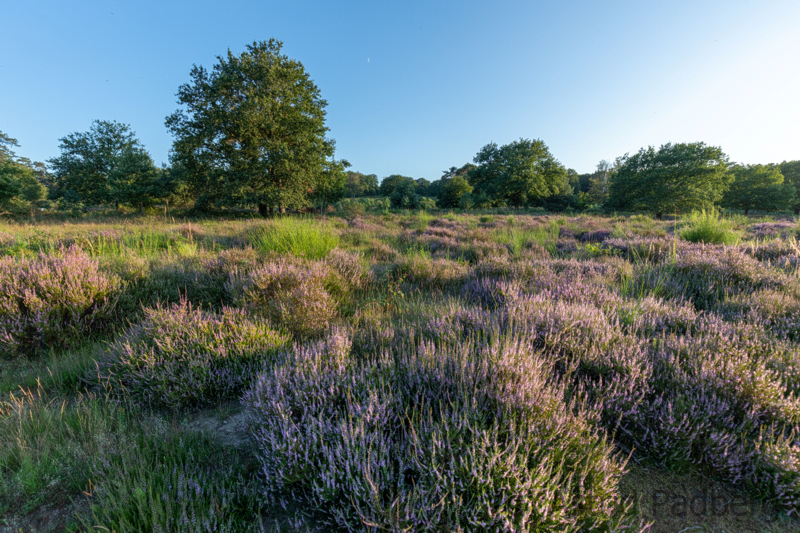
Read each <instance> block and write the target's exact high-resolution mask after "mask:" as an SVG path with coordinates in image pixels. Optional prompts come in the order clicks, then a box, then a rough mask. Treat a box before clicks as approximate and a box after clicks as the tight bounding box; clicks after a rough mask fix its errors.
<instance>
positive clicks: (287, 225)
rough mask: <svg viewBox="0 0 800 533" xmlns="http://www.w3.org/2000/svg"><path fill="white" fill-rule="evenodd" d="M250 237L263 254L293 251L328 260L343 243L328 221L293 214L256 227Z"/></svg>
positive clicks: (307, 256) (251, 242) (308, 257)
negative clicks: (292, 216)
mask: <svg viewBox="0 0 800 533" xmlns="http://www.w3.org/2000/svg"><path fill="white" fill-rule="evenodd" d="M249 237H250V244H252V245H253V248H255V249H256V250H258V251H260V252H261V253H264V254H267V253H270V252H274V253H278V254H293V255H295V256H297V257H305V258H306V259H324V258H325V257H326V256H327V255H328V253H329V252H330V251H331V250H333V249H334V248H336V246H337V245H338V244H339V235H337V234H336V233H334V231H333V229H332V228H331V227H330V226H329V225H328V224H327V223H326V222H322V221H318V220H314V219H303V218H291V217H286V218H281V219H278V220H275V221H272V222H269V223H268V224H267V225H266V226H263V227H259V228H256V229H255V230H253V232H252V233H251V234H250V236H249Z"/></svg>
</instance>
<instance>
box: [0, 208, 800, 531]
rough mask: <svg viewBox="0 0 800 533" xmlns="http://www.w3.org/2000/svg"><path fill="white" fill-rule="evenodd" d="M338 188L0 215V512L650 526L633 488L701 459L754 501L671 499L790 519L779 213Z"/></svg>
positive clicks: (124, 523)
mask: <svg viewBox="0 0 800 533" xmlns="http://www.w3.org/2000/svg"><path fill="white" fill-rule="evenodd" d="M341 214H342V215H343V216H342V217H339V216H329V215H328V216H321V215H319V216H316V217H313V216H308V215H306V218H302V219H301V218H297V219H296V218H288V217H287V218H280V219H277V220H270V221H267V222H264V221H263V220H250V219H246V218H244V219H240V220H235V219H228V220H225V219H202V220H193V221H192V222H191V223H188V222H172V221H168V220H162V221H157V220H155V219H152V218H151V219H143V220H142V222H141V223H138V224H137V223H134V222H131V221H128V222H126V223H121V222H118V221H114V220H108V221H102V219H101V220H99V221H98V222H96V223H94V224H91V225H90V224H87V223H85V222H81V223H76V224H58V225H55V224H54V225H40V226H37V227H31V226H22V225H15V224H6V225H2V226H0V234H3V235H7V237H4V238H3V239H2V240H0V256H2V257H0V283H2V285H3V287H4V291H3V293H2V294H0V304H1V305H0V313H2V314H0V320H1V321H2V322H0V328H5V329H1V330H0V331H2V335H3V339H4V342H3V343H2V345H3V350H4V351H3V352H2V357H3V358H2V359H0V370H2V373H0V386H1V387H2V390H3V391H4V394H6V395H7V396H6V399H4V400H2V401H0V473H1V474H2V475H0V518H1V519H2V520H5V523H6V524H8V525H9V527H11V528H12V529H14V530H16V529H19V528H22V529H23V530H27V529H31V524H34V523H36V524H41V523H42V521H43V520H45V519H44V518H43V517H45V516H46V517H48V518H47V520H49V522H47V520H45V522H47V524H49V525H47V527H50V528H51V529H53V530H71V531H79V530H80V531H82V530H87V531H88V530H109V531H120V532H122V531H131V532H133V531H210V530H218V531H267V530H273V531H284V530H298V529H300V530H303V529H305V530H309V531H334V530H343V531H383V530H388V531H399V530H410V531H442V530H446V531H559V532H561V531H672V530H674V529H673V528H674V525H675V523H676V522H675V521H674V520H672V518H674V517H671V515H670V516H668V517H666V518H665V517H664V516H663V515H662V516H660V517H659V516H658V514H657V513H656V514H655V515H654V514H653V513H652V512H650V511H647V509H646V508H645V505H644V503H643V500H642V498H645V499H648V500H647V501H648V502H649V501H650V500H649V498H651V494H649V493H647V494H644V495H642V494H638V495H637V494H636V492H637V491H641V490H649V491H650V492H653V491H655V492H654V494H655V493H657V492H658V491H659V490H662V489H661V488H658V487H656V488H653V487H651V486H650V485H652V483H651V481H652V479H656V478H657V479H666V478H669V479H675V478H677V479H679V480H680V479H685V480H690V479H697V478H698V477H700V478H703V479H706V480H709V481H710V482H713V483H715V484H717V485H719V486H720V487H723V489H724V491H727V492H726V494H728V493H729V494H734V495H735V497H736V498H740V499H741V500H742V501H743V502H746V503H747V504H748V505H750V508H753V509H756V508H758V511H757V512H756V511H754V512H753V513H751V514H749V515H747V516H738V515H737V516H736V517H732V516H728V515H725V517H724V518H721V517H722V516H723V515H721V514H719V513H718V514H717V515H712V514H710V513H709V514H707V515H703V516H698V515H694V516H691V517H689V519H688V520H689V523H686V522H683V523H684V525H683V526H682V527H695V526H696V527H705V528H707V529H708V530H715V529H714V528H725V530H748V528H750V529H752V530H761V531H770V530H771V531H787V530H790V529H791V528H796V527H798V525H800V523H798V522H797V513H798V512H799V511H800V488H798V487H800V468H798V467H797V464H798V459H799V458H800V457H799V456H798V449H797V443H796V438H795V436H796V435H797V434H798V432H800V403H798V399H797V398H798V392H800V379H798V377H797V376H798V375H800V344H798V342H799V339H800V277H799V276H800V274H798V272H800V271H799V270H798V268H797V267H798V265H800V251H799V250H800V247H798V246H797V244H796V241H795V227H796V226H795V222H794V221H793V220H785V221H784V220H779V221H775V220H755V221H752V220H748V219H745V218H743V217H740V218H738V219H736V218H720V217H719V215H718V214H716V213H709V212H705V213H702V212H701V213H697V214H694V215H692V216H688V217H686V218H685V219H681V220H672V221H658V220H654V219H651V218H649V217H647V216H641V215H640V216H634V217H624V216H618V217H615V218H613V219H612V218H602V217H594V216H586V215H581V216H551V215H537V214H534V215H531V214H529V213H526V212H525V211H522V210H519V211H516V210H515V211H514V213H513V215H512V214H511V213H510V211H504V210H495V211H492V212H484V213H482V214H481V215H479V216H476V215H471V214H455V213H449V214H445V213H443V214H440V215H434V214H431V213H426V212H419V211H415V212H389V213H383V212H380V213H378V214H372V215H369V214H357V215H355V216H354V215H353V213H352V212H348V211H346V210H345V211H343V212H342V213H341ZM719 232H721V233H722V235H723V238H717V237H715V235H718V233H719ZM730 235H734V236H735V238H733V239H728V238H727V237H726V236H730ZM159 243H160V244H159ZM3 298H5V299H3ZM646 471H651V472H653V473H654V474H653V475H652V476H647V475H646V474H643V472H646ZM646 479H649V480H650V481H647V482H646ZM648 483H649V484H648ZM670 483H672V481H670ZM645 486H646V487H647V488H646V489H645V488H644V487H645ZM670 486H671V485H670ZM663 490H664V491H666V490H668V489H667V488H664V489H663ZM669 490H672V489H671V488H670V489H669ZM659 494H660V493H659ZM54 509H57V510H58V512H56V511H54ZM36 527H37V528H42V526H41V525H37V526H36ZM737 528H738V529H737ZM45 529H46V527H45Z"/></svg>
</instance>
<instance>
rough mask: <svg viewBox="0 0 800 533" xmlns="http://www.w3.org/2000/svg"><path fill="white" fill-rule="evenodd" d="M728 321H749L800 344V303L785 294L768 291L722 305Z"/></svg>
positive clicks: (744, 296)
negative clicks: (799, 341)
mask: <svg viewBox="0 0 800 533" xmlns="http://www.w3.org/2000/svg"><path fill="white" fill-rule="evenodd" d="M717 312H718V313H720V314H721V315H723V316H724V317H726V318H727V319H728V320H732V321H735V320H747V321H750V322H753V323H755V324H758V325H760V326H761V327H763V328H764V329H765V330H766V331H769V332H770V333H771V334H772V335H775V336H776V337H778V338H782V339H787V338H788V339H791V340H793V341H798V340H800V300H798V299H797V297H796V296H794V295H793V294H789V293H787V292H785V291H776V290H772V289H765V290H761V291H757V292H752V293H745V294H738V295H736V296H733V297H732V298H730V299H728V300H727V301H725V302H724V303H722V304H720V305H719V306H718V308H717Z"/></svg>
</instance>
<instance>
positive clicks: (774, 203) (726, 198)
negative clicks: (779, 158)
mask: <svg viewBox="0 0 800 533" xmlns="http://www.w3.org/2000/svg"><path fill="white" fill-rule="evenodd" d="M731 172H732V174H733V181H732V182H731V184H730V188H729V189H728V190H727V191H726V192H725V194H724V195H723V197H722V201H721V202H720V204H721V205H722V206H723V207H730V208H733V209H743V210H744V214H745V215H746V214H747V213H748V212H749V211H750V210H751V209H756V210H761V211H783V210H784V209H788V208H789V207H791V206H792V205H793V204H794V196H795V189H794V187H793V186H792V185H790V184H785V183H784V179H783V174H781V171H780V168H778V167H777V166H775V165H736V166H734V167H733V169H732V171H731Z"/></svg>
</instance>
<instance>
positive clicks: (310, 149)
mask: <svg viewBox="0 0 800 533" xmlns="http://www.w3.org/2000/svg"><path fill="white" fill-rule="evenodd" d="M282 46H283V43H281V42H280V41H276V40H274V39H270V40H269V41H268V42H264V41H262V42H254V43H253V44H252V45H248V46H247V48H246V50H245V51H244V52H243V53H242V54H240V55H238V56H237V55H234V54H233V53H232V52H231V51H230V50H229V51H228V54H227V56H225V57H221V56H218V57H217V60H218V62H217V64H216V65H214V67H213V69H212V70H211V71H208V70H206V69H205V68H203V67H198V66H196V65H195V66H194V67H193V68H192V71H191V74H190V76H191V82H190V83H187V84H184V85H181V86H180V88H179V89H178V95H177V96H178V102H179V103H180V104H182V105H183V106H184V108H183V109H180V110H178V111H176V112H175V113H173V114H172V115H170V116H169V117H167V121H166V124H167V127H168V128H169V129H170V131H171V132H172V133H173V135H174V136H175V144H174V147H173V154H172V156H173V163H174V162H180V164H181V165H182V166H183V168H185V169H186V172H187V177H188V178H189V180H190V182H191V184H192V185H193V187H194V190H195V191H196V193H197V194H198V195H199V196H200V198H199V200H200V202H201V203H212V202H213V203H219V204H223V205H225V204H227V205H257V206H258V208H259V212H260V213H261V214H262V215H266V214H267V213H268V212H273V210H274V209H275V208H279V209H281V210H283V209H284V208H287V207H292V208H300V207H306V206H309V205H311V204H312V203H313V202H314V201H315V193H316V192H317V191H318V190H322V189H325V190H326V194H325V196H328V192H330V191H327V189H329V188H330V187H328V185H330V183H328V181H329V180H331V179H334V181H335V182H336V183H337V184H338V183H339V182H341V187H344V179H340V178H342V176H343V172H344V165H342V163H341V162H337V161H335V160H334V159H333V154H334V142H333V141H332V140H330V139H327V138H326V136H325V135H326V132H327V131H328V128H326V127H325V107H326V106H327V102H326V101H325V100H323V99H322V97H321V96H320V91H319V89H318V88H317V86H316V85H315V84H314V82H313V81H312V80H311V78H310V77H309V75H308V73H307V72H306V70H305V68H304V67H303V65H302V64H301V63H300V62H299V61H296V60H293V59H289V58H288V57H287V56H285V55H283V54H281V47H282ZM340 174H341V175H340ZM316 196H317V197H318V196H319V194H317V195H316Z"/></svg>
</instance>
